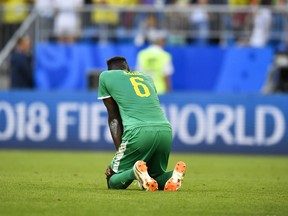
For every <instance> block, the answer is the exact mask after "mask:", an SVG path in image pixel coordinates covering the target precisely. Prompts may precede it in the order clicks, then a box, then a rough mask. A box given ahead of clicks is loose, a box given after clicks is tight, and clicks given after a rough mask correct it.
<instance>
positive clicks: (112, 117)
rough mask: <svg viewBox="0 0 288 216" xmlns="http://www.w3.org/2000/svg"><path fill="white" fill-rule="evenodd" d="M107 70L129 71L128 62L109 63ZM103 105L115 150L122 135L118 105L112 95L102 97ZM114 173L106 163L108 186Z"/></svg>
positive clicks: (119, 143)
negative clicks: (114, 64)
mask: <svg viewBox="0 0 288 216" xmlns="http://www.w3.org/2000/svg"><path fill="white" fill-rule="evenodd" d="M108 70H126V71H130V69H129V66H128V64H127V63H126V62H125V63H123V64H121V65H120V66H119V65H116V66H113V65H110V66H109V67H108ZM103 102H104V105H105V106H106V109H107V112H108V125H109V129H110V133H111V136H112V139H113V142H114V145H115V148H116V150H118V149H119V147H120V145H121V141H122V135H123V124H122V118H121V115H120V111H119V107H118V104H117V103H116V101H115V100H114V99H113V97H109V98H105V99H103ZM113 174H114V171H113V170H112V169H111V167H110V165H108V167H107V169H106V171H105V175H106V179H107V186H108V188H110V186H109V179H110V178H111V176H112V175H113Z"/></svg>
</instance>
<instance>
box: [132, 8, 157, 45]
mask: <svg viewBox="0 0 288 216" xmlns="http://www.w3.org/2000/svg"><path fill="white" fill-rule="evenodd" d="M142 18H143V19H142V20H140V21H139V26H138V29H137V33H136V37H135V39H134V44H135V45H136V46H139V47H140V46H143V45H144V44H145V43H146V42H147V41H148V35H149V34H150V32H154V31H156V30H157V29H158V28H159V27H158V20H157V17H156V15H155V13H148V14H147V16H142Z"/></svg>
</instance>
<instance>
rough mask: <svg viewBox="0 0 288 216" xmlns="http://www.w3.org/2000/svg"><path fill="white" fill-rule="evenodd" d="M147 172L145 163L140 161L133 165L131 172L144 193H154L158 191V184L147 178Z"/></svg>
mask: <svg viewBox="0 0 288 216" xmlns="http://www.w3.org/2000/svg"><path fill="white" fill-rule="evenodd" d="M147 170H148V168H147V166H146V163H145V162H144V161H142V160H140V161H137V162H136V163H135V164H134V167H133V171H134V174H135V177H136V179H137V180H138V182H139V183H140V185H141V186H142V188H143V189H145V190H146V191H156V190H158V183H157V181H155V179H153V178H151V177H150V176H149V174H148V171H147Z"/></svg>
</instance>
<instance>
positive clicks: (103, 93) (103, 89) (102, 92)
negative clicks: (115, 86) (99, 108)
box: [98, 72, 111, 100]
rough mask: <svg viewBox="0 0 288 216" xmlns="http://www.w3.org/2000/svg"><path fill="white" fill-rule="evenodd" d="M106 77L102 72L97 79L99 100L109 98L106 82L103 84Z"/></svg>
mask: <svg viewBox="0 0 288 216" xmlns="http://www.w3.org/2000/svg"><path fill="white" fill-rule="evenodd" d="M106 77H107V76H106V74H105V72H102V73H101V75H100V78H99V85H98V99H99V100H102V99H105V98H109V97H111V95H110V93H109V91H108V89H107V86H106V82H105V81H106V79H107V78H106Z"/></svg>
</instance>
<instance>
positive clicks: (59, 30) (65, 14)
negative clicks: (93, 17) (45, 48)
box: [53, 0, 84, 43]
mask: <svg viewBox="0 0 288 216" xmlns="http://www.w3.org/2000/svg"><path fill="white" fill-rule="evenodd" d="M83 4H84V2H83V0H69V1H64V0H53V7H54V10H55V14H56V16H55V20H54V35H55V37H56V38H57V41H58V42H62V43H74V42H75V41H76V40H77V39H78V38H79V36H80V35H81V19H80V15H79V12H78V9H79V8H81V7H82V6H83Z"/></svg>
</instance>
